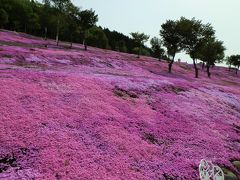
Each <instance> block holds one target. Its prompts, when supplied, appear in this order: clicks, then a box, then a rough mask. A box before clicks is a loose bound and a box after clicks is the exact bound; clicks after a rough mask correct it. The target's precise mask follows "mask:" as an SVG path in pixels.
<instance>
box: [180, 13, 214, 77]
mask: <svg viewBox="0 0 240 180" xmlns="http://www.w3.org/2000/svg"><path fill="white" fill-rule="evenodd" d="M178 26H179V29H180V31H179V33H180V35H181V39H182V48H183V49H184V50H185V51H186V53H187V54H188V55H189V56H190V57H191V58H192V60H193V65H194V69H195V77H196V78H198V67H197V64H196V59H198V56H199V52H198V51H199V47H200V46H201V44H202V43H203V42H204V41H205V39H208V38H210V37H212V36H214V34H215V31H214V30H213V28H212V26H211V25H210V24H206V25H203V24H202V22H201V21H199V20H196V19H194V18H193V19H186V18H184V17H181V19H180V20H179V22H178Z"/></svg>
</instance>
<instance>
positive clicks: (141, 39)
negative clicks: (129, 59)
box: [130, 32, 150, 58]
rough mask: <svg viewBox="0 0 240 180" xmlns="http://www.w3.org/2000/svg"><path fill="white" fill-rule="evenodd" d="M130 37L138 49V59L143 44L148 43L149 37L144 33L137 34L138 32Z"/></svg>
mask: <svg viewBox="0 0 240 180" xmlns="http://www.w3.org/2000/svg"><path fill="white" fill-rule="evenodd" d="M130 35H131V36H132V39H133V40H134V41H135V42H136V44H137V46H138V48H139V49H138V58H140V54H141V49H142V46H143V45H144V43H145V42H147V41H148V39H149V37H150V36H148V35H146V34H144V33H139V32H133V33H130Z"/></svg>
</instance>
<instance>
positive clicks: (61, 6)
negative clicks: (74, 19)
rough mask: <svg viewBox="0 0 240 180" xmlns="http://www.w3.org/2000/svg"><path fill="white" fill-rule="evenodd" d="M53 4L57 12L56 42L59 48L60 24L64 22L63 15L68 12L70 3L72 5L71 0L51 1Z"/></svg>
mask: <svg viewBox="0 0 240 180" xmlns="http://www.w3.org/2000/svg"><path fill="white" fill-rule="evenodd" d="M51 2H52V3H53V6H54V8H56V10H57V33H56V42H57V46H58V44H59V31H60V23H62V22H63V16H62V15H61V14H64V13H65V12H66V7H67V5H68V4H69V3H71V1H70V0H50V3H51ZM47 3H48V2H47Z"/></svg>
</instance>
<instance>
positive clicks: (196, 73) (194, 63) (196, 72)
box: [193, 59, 198, 78]
mask: <svg viewBox="0 0 240 180" xmlns="http://www.w3.org/2000/svg"><path fill="white" fill-rule="evenodd" d="M193 65H194V69H195V78H198V68H197V64H196V60H195V59H193Z"/></svg>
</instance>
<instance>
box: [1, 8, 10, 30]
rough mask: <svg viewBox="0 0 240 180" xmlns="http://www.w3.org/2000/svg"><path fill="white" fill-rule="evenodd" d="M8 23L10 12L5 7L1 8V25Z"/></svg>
mask: <svg viewBox="0 0 240 180" xmlns="http://www.w3.org/2000/svg"><path fill="white" fill-rule="evenodd" d="M7 23H8V14H7V12H6V11H5V10H4V9H0V27H4V26H5V25H6V24H7Z"/></svg>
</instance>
